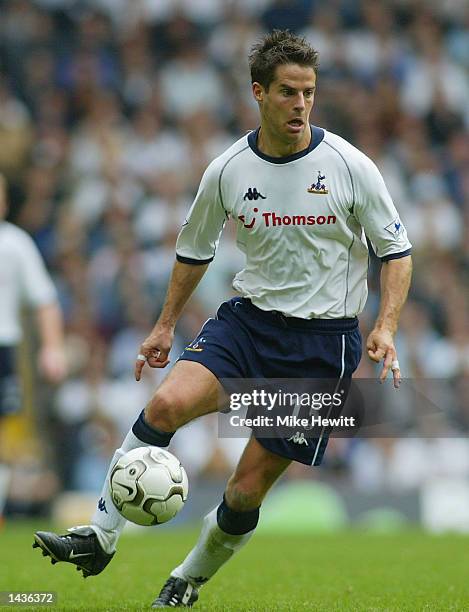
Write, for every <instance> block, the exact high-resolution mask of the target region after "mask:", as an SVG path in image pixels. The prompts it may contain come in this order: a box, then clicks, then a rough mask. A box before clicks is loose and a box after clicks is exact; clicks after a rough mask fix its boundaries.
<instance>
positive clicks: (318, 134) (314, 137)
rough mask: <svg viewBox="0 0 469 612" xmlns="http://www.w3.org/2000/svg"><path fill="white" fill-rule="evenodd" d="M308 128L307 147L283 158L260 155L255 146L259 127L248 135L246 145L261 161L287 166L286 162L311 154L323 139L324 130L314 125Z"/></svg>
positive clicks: (260, 152)
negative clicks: (309, 134)
mask: <svg viewBox="0 0 469 612" xmlns="http://www.w3.org/2000/svg"><path fill="white" fill-rule="evenodd" d="M310 128H311V140H310V143H309V145H308V147H306V149H303V150H302V151H298V152H297V153H293V155H286V156H285V157H271V156H270V155H266V154H265V153H262V151H260V150H259V148H258V146H257V138H258V136H259V130H260V129H261V128H260V127H258V128H257V130H254V131H253V132H250V133H249V134H248V144H249V146H250V147H251V149H252V151H253V152H254V153H255V154H256V155H257V156H258V157H260V158H261V159H264V160H265V161H268V162H271V163H272V164H287V163H288V162H291V161H295V159H300V158H301V157H304V156H305V155H308V153H311V151H313V150H314V149H315V148H316V147H317V146H318V145H319V144H320V143H321V142H322V140H323V138H324V130H323V129H322V128H320V127H316V126H315V125H310Z"/></svg>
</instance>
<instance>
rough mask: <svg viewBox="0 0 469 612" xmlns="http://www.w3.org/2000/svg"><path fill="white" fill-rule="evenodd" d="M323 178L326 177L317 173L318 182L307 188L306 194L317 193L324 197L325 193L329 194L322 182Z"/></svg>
mask: <svg viewBox="0 0 469 612" xmlns="http://www.w3.org/2000/svg"><path fill="white" fill-rule="evenodd" d="M325 178H326V175H325V174H321V172H320V171H318V180H317V181H316V183H313V184H312V185H311V187H308V193H319V194H321V195H326V194H327V193H329V190H328V189H327V188H326V186H325V185H324V183H323V182H322V181H323V180H324V179H325Z"/></svg>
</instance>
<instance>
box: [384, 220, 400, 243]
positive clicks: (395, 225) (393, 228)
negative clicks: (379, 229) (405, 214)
mask: <svg viewBox="0 0 469 612" xmlns="http://www.w3.org/2000/svg"><path fill="white" fill-rule="evenodd" d="M384 229H385V230H386V231H387V232H389V233H390V234H392V235H393V236H394V238H397V237H398V236H400V235H401V234H402V232H403V231H404V226H403V225H402V223H401V220H400V219H399V217H396V218H395V219H394V221H393V222H392V223H390V224H389V225H386V227H385V228H384Z"/></svg>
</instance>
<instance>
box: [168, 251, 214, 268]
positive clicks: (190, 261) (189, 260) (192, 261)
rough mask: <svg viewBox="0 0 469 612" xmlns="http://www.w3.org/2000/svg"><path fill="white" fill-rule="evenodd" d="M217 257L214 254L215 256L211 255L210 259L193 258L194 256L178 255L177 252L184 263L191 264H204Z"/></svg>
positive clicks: (179, 259)
mask: <svg viewBox="0 0 469 612" xmlns="http://www.w3.org/2000/svg"><path fill="white" fill-rule="evenodd" d="M214 257H215V255H213V257H210V258H209V259H192V257H184V256H183V255H178V254H177V253H176V259H177V260H178V261H179V262H180V263H183V264H189V265H190V266H203V265H205V264H209V263H210V262H211V261H213V258H214Z"/></svg>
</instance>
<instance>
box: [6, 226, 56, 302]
mask: <svg viewBox="0 0 469 612" xmlns="http://www.w3.org/2000/svg"><path fill="white" fill-rule="evenodd" d="M17 238H18V239H19V240H18V241H17V243H16V246H17V247H18V248H17V257H18V258H19V264H20V270H21V279H20V280H21V296H22V299H23V301H24V302H26V303H27V304H28V305H30V306H33V307H37V306H45V305H46V304H52V303H53V302H55V301H56V299H57V292H56V290H55V287H54V283H53V282H52V279H51V278H50V276H49V274H48V272H47V270H46V267H45V265H44V261H43V259H42V257H41V254H40V253H39V251H38V248H37V247H36V245H35V244H34V242H33V240H32V239H31V237H30V236H28V234H26V233H25V232H21V234H19V235H18V236H17Z"/></svg>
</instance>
